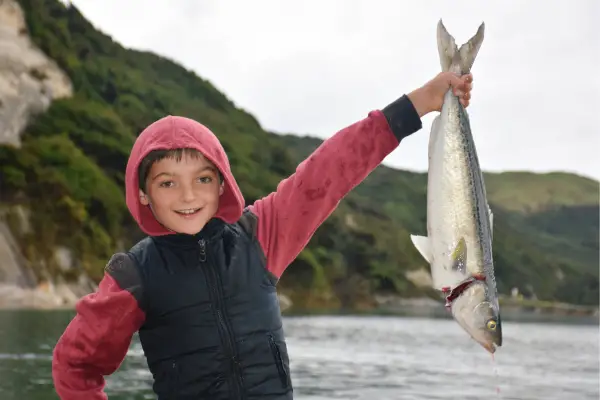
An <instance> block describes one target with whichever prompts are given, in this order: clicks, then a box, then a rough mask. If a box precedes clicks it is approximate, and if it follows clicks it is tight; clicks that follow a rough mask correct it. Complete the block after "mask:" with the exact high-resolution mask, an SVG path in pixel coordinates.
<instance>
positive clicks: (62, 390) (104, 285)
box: [52, 253, 144, 400]
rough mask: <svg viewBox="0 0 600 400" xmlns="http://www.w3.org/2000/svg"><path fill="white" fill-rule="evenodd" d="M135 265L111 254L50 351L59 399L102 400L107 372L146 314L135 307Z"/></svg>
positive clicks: (138, 287) (137, 291)
mask: <svg viewBox="0 0 600 400" xmlns="http://www.w3.org/2000/svg"><path fill="white" fill-rule="evenodd" d="M140 295H141V285H140V279H139V275H138V273H137V269H136V267H135V265H134V264H133V262H132V261H131V259H130V258H129V257H128V256H127V255H126V254H123V253H118V254H116V255H114V256H113V257H112V258H111V260H110V261H109V263H108V264H107V266H106V268H105V274H104V277H103V279H102V280H101V282H100V285H99V287H98V289H97V290H96V292H94V293H92V294H89V295H87V296H84V297H82V298H81V299H80V300H79V301H78V303H77V304H76V311H77V314H76V315H75V317H74V318H73V320H72V321H71V322H70V323H69V325H68V326H67V328H66V330H65V332H64V333H63V335H62V336H61V337H60V339H59V340H58V343H57V344H56V346H55V348H54V352H53V359H52V378H53V380H54V386H55V389H56V393H57V394H58V396H59V397H60V399H62V400H83V399H85V400H105V399H107V396H106V394H105V393H104V386H105V379H104V376H105V375H110V374H112V373H113V372H114V371H116V370H117V368H118V367H119V366H120V365H121V363H122V361H123V360H124V359H125V355H126V354H127V350H128V349H129V346H130V344H131V339H132V337H133V334H134V333H135V332H136V331H137V330H138V329H139V327H140V326H141V324H142V322H143V320H144V313H143V312H142V310H141V309H140V308H139V306H138V300H139V297H140Z"/></svg>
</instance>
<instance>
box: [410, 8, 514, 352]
mask: <svg viewBox="0 0 600 400" xmlns="http://www.w3.org/2000/svg"><path fill="white" fill-rule="evenodd" d="M484 28H485V25H484V23H482V24H481V25H480V27H479V29H478V30H477V33H476V34H475V35H474V36H473V37H472V38H471V39H470V40H469V41H468V42H467V43H465V44H463V45H462V46H461V47H460V48H458V47H457V45H456V43H455V40H454V38H453V37H452V36H451V35H450V34H449V33H448V31H447V30H446V28H445V27H444V24H443V23H442V21H441V20H440V21H439V23H438V28H437V43H438V51H439V56H440V64H441V66H442V70H443V71H451V72H454V73H457V74H459V75H464V74H467V73H470V71H471V67H472V66H473V63H474V61H475V57H476V56H477V53H478V51H479V48H480V47H481V43H482V42H483V36H484ZM492 231H493V214H492V212H491V210H490V207H489V205H488V201H487V195H486V190H485V183H484V179H483V174H482V172H481V169H480V166H479V160H478V157H477V151H476V149H475V142H474V140H473V135H472V133H471V126H470V123H469V116H468V114H467V112H466V110H465V108H464V107H463V106H462V104H460V102H459V99H458V97H457V96H455V95H454V94H453V93H452V90H448V92H447V93H446V96H445V98H444V104H443V106H442V109H441V112H440V114H439V115H438V116H437V117H436V118H435V120H434V122H433V124H432V128H431V133H430V138H429V170H428V183H427V237H425V236H418V235H411V239H412V242H413V244H414V245H415V247H416V248H417V250H418V251H419V252H420V254H421V255H422V256H423V257H424V258H425V260H426V261H427V262H428V263H429V264H430V267H431V275H432V279H433V285H434V287H435V288H436V289H438V290H440V291H441V292H442V293H444V294H446V306H447V307H448V309H449V310H450V311H451V313H452V316H453V318H454V319H455V320H456V321H457V322H458V324H459V325H460V326H461V327H462V328H463V329H464V330H465V331H466V332H468V333H469V334H470V335H471V337H472V338H473V339H474V340H476V341H477V342H478V343H479V344H481V345H482V346H483V347H484V348H485V349H487V350H488V351H489V352H491V353H494V352H495V351H496V346H501V345H502V325H501V322H500V306H499V303H498V294H497V289H496V282H495V277H494V260H493V257H492V236H493V235H492Z"/></svg>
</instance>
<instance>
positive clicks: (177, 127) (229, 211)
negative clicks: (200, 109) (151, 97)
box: [125, 115, 244, 236]
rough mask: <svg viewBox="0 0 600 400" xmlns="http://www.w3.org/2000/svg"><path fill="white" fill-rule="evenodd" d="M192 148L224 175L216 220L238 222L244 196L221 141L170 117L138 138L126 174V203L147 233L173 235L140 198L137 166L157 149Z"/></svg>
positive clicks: (202, 128) (190, 122) (191, 122)
mask: <svg viewBox="0 0 600 400" xmlns="http://www.w3.org/2000/svg"><path fill="white" fill-rule="evenodd" d="M176 148H193V149H196V150H198V151H200V152H201V153H202V154H204V156H205V157H206V158H207V159H208V160H209V161H211V162H212V163H213V164H215V166H216V167H217V168H218V169H219V171H220V172H221V174H222V175H223V194H222V195H221V197H220V200H219V208H218V210H217V213H216V215H215V218H220V219H222V220H223V221H225V222H227V223H233V222H236V221H237V220H238V219H239V218H240V216H241V215H242V212H243V209H244V197H243V196H242V193H241V191H240V188H239V186H238V184H237V182H236V181H235V178H234V177H233V174H232V173H231V168H230V165H229V160H228V158H227V154H225V150H224V149H223V146H221V143H220V142H219V139H217V137H216V136H215V135H214V133H213V132H211V131H210V129H208V128H207V127H206V126H204V125H202V124H201V123H199V122H197V121H194V120H192V119H189V118H185V117H178V116H171V115H170V116H167V117H164V118H161V119H159V120H158V121H156V122H154V123H152V124H150V125H149V126H148V127H147V128H146V129H144V130H143V131H142V133H140V135H139V136H138V138H137V139H136V141H135V143H134V145H133V148H132V149H131V154H130V155H129V160H128V162H127V168H126V171H125V200H126V203H127V208H128V209H129V212H130V213H131V215H132V216H133V218H134V219H135V221H136V222H137V224H138V225H139V227H140V228H141V229H142V231H144V232H145V233H146V234H148V235H151V236H158V235H166V234H172V233H174V232H171V231H170V230H168V229H166V228H165V227H164V226H163V225H161V224H160V223H159V222H158V221H157V220H156V218H155V217H154V214H153V213H152V210H150V208H149V207H147V206H144V205H143V204H142V203H141V202H140V199H139V187H140V186H139V181H138V167H139V165H140V163H141V161H142V160H143V158H144V157H145V156H146V155H148V153H150V152H151V151H154V150H172V149H176Z"/></svg>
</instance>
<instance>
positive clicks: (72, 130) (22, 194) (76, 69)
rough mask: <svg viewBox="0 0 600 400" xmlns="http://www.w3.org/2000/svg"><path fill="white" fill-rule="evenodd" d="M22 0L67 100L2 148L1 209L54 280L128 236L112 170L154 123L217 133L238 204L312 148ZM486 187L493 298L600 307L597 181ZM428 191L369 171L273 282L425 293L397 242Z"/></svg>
mask: <svg viewBox="0 0 600 400" xmlns="http://www.w3.org/2000/svg"><path fill="white" fill-rule="evenodd" d="M19 2H20V4H21V5H22V7H23V9H24V11H25V12H26V18H27V24H28V27H29V30H30V35H31V37H32V39H33V40H34V42H35V43H36V44H37V45H38V46H40V47H41V48H42V49H43V50H44V51H45V52H46V53H47V54H48V55H49V56H50V57H52V58H53V59H55V60H56V61H57V62H58V63H59V64H60V65H61V67H62V68H63V69H64V70H65V71H66V72H67V73H68V74H69V76H70V77H71V79H72V80H73V82H74V86H75V93H76V94H75V97H74V98H72V99H68V100H63V101H59V102H56V103H54V104H53V105H52V106H51V108H50V109H49V111H48V112H47V113H45V114H44V115H41V116H39V117H38V118H36V119H35V120H34V121H32V124H31V126H30V127H29V128H28V129H27V132H26V134H25V135H24V147H23V148H22V149H19V150H17V149H12V148H9V147H0V173H1V175H0V176H1V178H0V193H2V197H1V198H0V201H2V202H3V203H4V204H24V205H28V206H29V208H31V209H32V210H33V214H32V215H33V224H34V226H35V227H36V228H37V229H36V230H34V232H33V233H30V234H27V235H23V236H21V237H20V238H19V239H20V241H21V243H22V245H23V248H24V249H25V250H26V254H27V256H28V258H30V260H32V261H33V262H34V265H40V266H41V265H42V263H41V262H38V263H37V264H36V263H35V261H42V260H45V265H46V267H44V268H47V269H48V270H50V272H51V273H58V271H57V270H56V269H55V266H54V265H53V263H52V262H51V257H50V255H51V251H52V247H53V246H54V245H56V244H65V245H67V246H70V247H71V248H73V249H74V250H75V251H76V255H77V256H78V258H79V259H80V260H81V263H82V266H81V267H82V268H84V269H86V270H87V271H88V272H89V273H91V274H92V275H93V276H96V277H98V276H99V274H100V273H101V271H102V267H103V265H104V263H105V262H106V259H107V258H108V257H109V256H110V254H111V252H113V251H115V250H116V249H117V248H118V247H119V246H127V245H129V244H131V240H133V239H135V238H137V237H139V231H138V230H137V228H136V226H135V225H134V224H133V223H132V221H131V218H130V216H129V215H128V213H127V210H126V208H125V205H124V201H123V197H122V187H123V171H124V168H125V163H126V161H127V155H128V151H129V149H130V147H131V144H132V143H133V140H134V139H135V135H136V134H137V133H138V132H139V131H140V130H141V129H142V128H143V127H144V126H145V125H146V124H148V123H150V122H152V121H153V120H155V119H157V118H159V117H162V116H164V115H165V114H180V115H186V116H189V117H192V118H196V119H198V120H200V121H202V122H203V123H205V124H207V125H208V126H209V127H210V128H211V129H213V130H214V131H215V132H216V133H217V134H218V135H219V138H220V139H221V140H222V142H223V145H224V147H225V148H226V150H227V151H228V154H229V157H230V161H231V164H232V169H233V172H234V174H235V176H236V178H237V180H238V182H239V183H240V186H241V188H242V190H243V192H244V194H245V196H246V200H247V202H252V201H253V200H254V199H256V198H258V197H259V196H262V195H264V194H266V193H268V192H269V191H271V190H274V189H275V187H276V185H277V183H278V181H279V180H280V179H282V178H283V177H285V176H286V175H288V174H289V173H291V172H293V170H294V168H295V166H296V164H297V163H298V162H299V161H300V160H301V159H302V158H303V157H304V156H305V155H306V154H308V152H309V151H310V150H311V149H313V148H314V147H316V146H317V145H318V143H319V141H318V140H315V139H311V138H298V137H295V136H278V135H274V134H272V133H269V132H266V131H264V130H263V129H262V128H261V126H260V125H259V124H258V122H257V121H256V120H255V119H254V118H253V117H252V116H251V115H249V114H248V113H246V112H244V111H243V110H240V109H238V108H236V107H235V105H234V104H233V103H232V102H231V101H230V100H229V99H228V98H227V97H226V96H224V95H223V94H222V93H220V92H218V91H217V90H216V89H215V88H214V87H213V86H212V85H211V84H210V82H207V81H205V80H203V79H202V78H200V77H198V76H197V75H196V74H194V73H193V72H190V71H187V70H185V69H184V68H182V67H181V66H179V65H177V64H175V63H173V62H171V61H169V60H167V59H165V58H162V57H159V56H157V55H154V54H151V53H147V52H139V51H134V50H129V49H125V48H123V47H122V46H120V45H119V44H118V43H115V42H114V41H112V39H111V38H110V37H108V36H105V35H104V34H102V33H101V32H99V31H97V30H96V29H94V27H93V26H92V25H91V24H90V23H89V22H88V21H87V20H86V19H85V18H84V17H83V16H82V15H81V14H80V13H79V12H78V10H77V9H76V8H74V7H70V8H66V7H65V6H63V5H62V4H61V3H59V2H58V1H57V0H20V1H19ZM487 182H488V187H489V189H488V190H489V192H490V198H491V201H492V208H493V209H494V212H495V214H496V218H495V238H496V243H495V248H494V251H495V253H496V260H497V268H498V280H499V288H500V290H501V291H503V292H507V291H509V290H510V288H512V287H513V286H518V287H520V288H521V289H522V290H526V287H527V286H528V285H529V286H531V288H532V289H533V290H534V291H535V293H536V294H537V295H538V296H539V297H542V298H545V299H560V300H563V301H570V302H579V303H592V304H597V303H598V283H597V278H598V270H597V265H598V183H597V182H593V181H589V180H586V179H583V178H579V177H576V176H574V175H569V174H550V175H534V174H528V173H519V174H517V173H510V174H496V175H490V174H488V175H487ZM425 185H426V175H424V174H418V173H411V172H406V171H397V170H393V169H390V168H385V167H380V168H378V169H377V171H376V172H375V173H373V174H372V175H371V176H370V177H369V178H367V180H366V181H365V182H364V183H363V184H361V185H359V186H358V187H357V188H356V190H355V191H354V192H353V193H351V194H350V195H349V196H348V197H347V198H346V199H345V200H344V201H343V202H342V204H341V205H340V207H339V209H338V210H337V211H336V212H335V213H334V214H333V215H332V216H331V217H330V218H329V219H328V220H327V221H326V222H325V223H324V224H323V225H322V226H321V228H320V229H319V230H318V231H317V232H316V234H315V236H314V237H313V240H311V242H310V244H309V246H308V248H307V249H306V250H305V251H303V252H302V253H301V254H300V256H299V257H298V259H297V261H296V262H295V263H294V264H293V265H292V266H291V267H290V269H289V270H288V272H286V274H285V275H284V277H283V279H282V287H283V288H284V289H287V290H291V291H292V293H296V294H297V295H299V294H310V295H311V296H310V297H308V299H309V300H307V301H308V302H309V303H310V304H313V305H317V304H328V305H334V306H335V305H343V306H356V305H360V304H366V303H369V302H370V299H371V297H372V296H371V294H372V293H373V291H384V290H385V291H391V292H394V293H400V294H402V295H417V294H419V293H422V290H420V289H418V288H416V287H415V286H414V285H413V284H412V283H411V282H410V281H409V280H408V279H407V278H406V277H405V272H406V271H408V270H412V269H417V268H421V267H423V266H424V263H423V260H422V259H421V258H420V256H419V255H418V254H417V252H416V251H415V249H414V248H413V247H412V245H411V244H410V240H409V239H408V234H409V233H413V232H423V231H424V227H425V189H426V186H425ZM125 238H128V239H129V240H126V239H125ZM40 268H42V267H40ZM561 275H564V276H563V278H562V279H559V277H560V276H561ZM295 300H296V301H300V299H299V297H296V298H295ZM305 302H306V301H305Z"/></svg>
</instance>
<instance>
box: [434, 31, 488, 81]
mask: <svg viewBox="0 0 600 400" xmlns="http://www.w3.org/2000/svg"><path fill="white" fill-rule="evenodd" d="M484 32H485V23H484V22H482V23H481V25H479V28H478V29H477V32H476V33H475V35H473V37H471V38H470V39H469V40H468V41H467V42H466V43H464V44H463V45H462V46H460V49H459V48H458V46H457V45H456V41H455V40H454V37H453V36H452V35H451V34H450V33H448V30H447V29H446V27H445V26H444V24H443V22H442V20H441V19H440V21H439V22H438V28H437V43H438V53H439V57H440V65H441V67H442V71H453V72H456V73H460V74H461V75H464V74H467V73H469V72H471V68H472V67H473V63H474V62H475V57H477V53H478V52H479V49H480V48H481V44H482V43H483V37H484Z"/></svg>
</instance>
